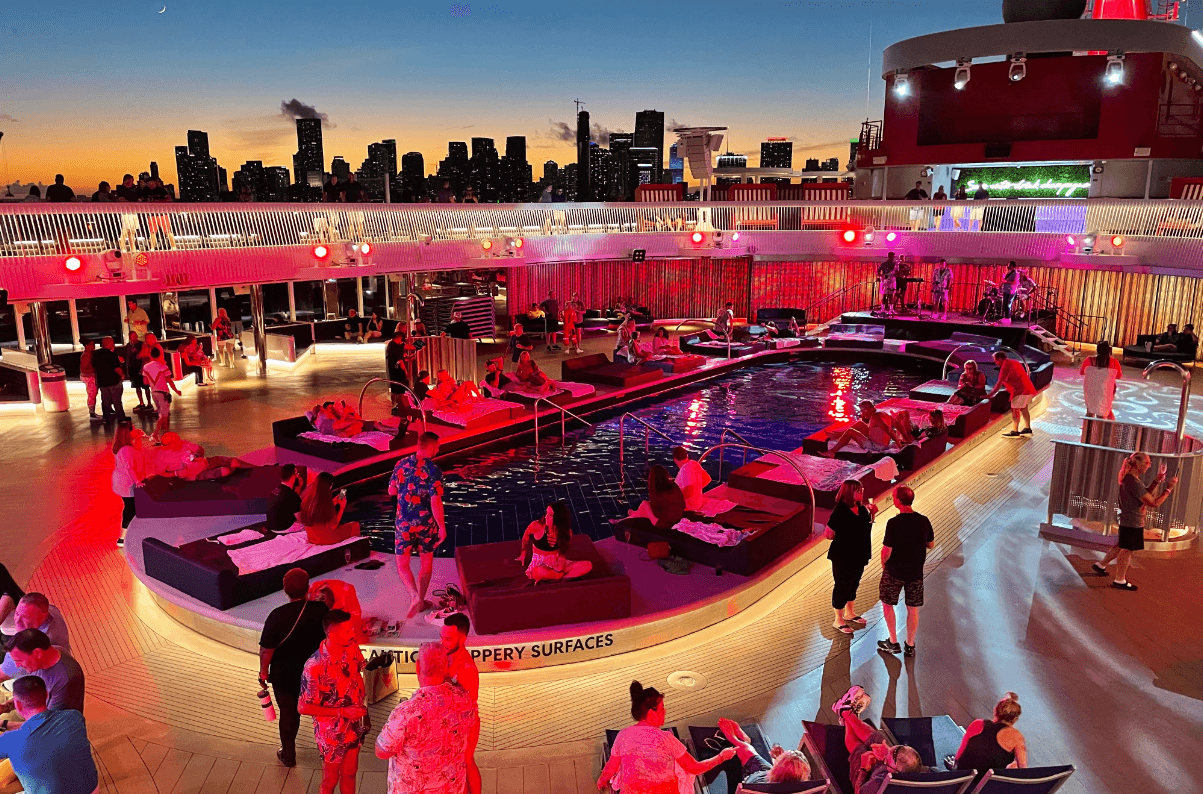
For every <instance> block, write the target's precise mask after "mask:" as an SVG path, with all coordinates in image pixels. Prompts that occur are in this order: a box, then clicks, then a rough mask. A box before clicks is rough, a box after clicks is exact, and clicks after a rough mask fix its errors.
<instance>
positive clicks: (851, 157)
mask: <svg viewBox="0 0 1203 794" xmlns="http://www.w3.org/2000/svg"><path fill="white" fill-rule="evenodd" d="M859 146H860V141H858V140H853V141H851V142H850V143H849V145H848V168H847V170H848V171H855V170H856V149H857V147H859Z"/></svg>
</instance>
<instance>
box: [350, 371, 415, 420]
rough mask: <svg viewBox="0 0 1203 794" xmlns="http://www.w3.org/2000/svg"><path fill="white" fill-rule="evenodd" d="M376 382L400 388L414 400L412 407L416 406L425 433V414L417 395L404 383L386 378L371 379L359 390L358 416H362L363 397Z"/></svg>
mask: <svg viewBox="0 0 1203 794" xmlns="http://www.w3.org/2000/svg"><path fill="white" fill-rule="evenodd" d="M378 381H384V382H385V383H387V384H389V385H390V386H400V387H401V388H402V389H404V390H405V391H406V392H408V393H409V394H410V395H411V396H412V397H413V398H414V405H415V406H417V409H418V415H419V416H421V417H422V432H423V433H425V432H426V412H425V411H423V410H422V401H421V400H419V399H418V395H417V394H416V393H415V392H414V390H413V389H411V388H409V387H408V386H406V385H405V384H404V383H398V382H397V381H395V380H389V379H388V378H372V379H371V380H370V381H368V382H367V383H365V384H363V388H362V389H360V390H359V415H360V416H363V395H364V394H366V393H367V391H368V387H369V386H371V385H372V384H373V383H376V382H378Z"/></svg>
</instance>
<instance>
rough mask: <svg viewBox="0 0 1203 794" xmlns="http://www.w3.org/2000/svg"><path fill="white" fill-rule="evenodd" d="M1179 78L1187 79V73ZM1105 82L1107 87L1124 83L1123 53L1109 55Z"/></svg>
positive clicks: (1105, 70)
mask: <svg viewBox="0 0 1203 794" xmlns="http://www.w3.org/2000/svg"><path fill="white" fill-rule="evenodd" d="M1178 76H1179V77H1185V76H1186V73H1185V72H1180V73H1179V75H1178ZM1103 81H1104V82H1105V83H1107V85H1119V84H1120V83H1122V82H1124V54H1123V53H1122V52H1113V53H1110V54H1108V55H1107V66H1106V68H1105V69H1104V70H1103Z"/></svg>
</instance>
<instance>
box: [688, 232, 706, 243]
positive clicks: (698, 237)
mask: <svg viewBox="0 0 1203 794" xmlns="http://www.w3.org/2000/svg"><path fill="white" fill-rule="evenodd" d="M689 239H691V240H693V242H694V244H695V245H697V244H699V243H701V242H702V240H704V239H706V235H704V234H702V233H701V232H694V233H693V234H691V235H690V236H689Z"/></svg>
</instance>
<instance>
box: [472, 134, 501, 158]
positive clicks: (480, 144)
mask: <svg viewBox="0 0 1203 794" xmlns="http://www.w3.org/2000/svg"><path fill="white" fill-rule="evenodd" d="M496 148H497V147H496V146H495V145H494V144H493V139H492V138H473V139H472V156H473V157H476V155H478V154H480V153H481V152H482V151H484V150H485V149H496Z"/></svg>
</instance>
